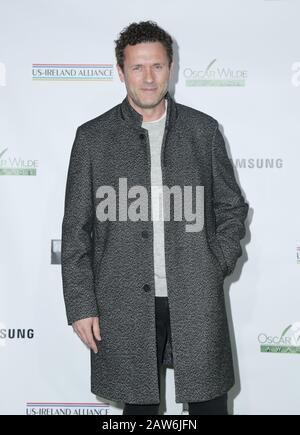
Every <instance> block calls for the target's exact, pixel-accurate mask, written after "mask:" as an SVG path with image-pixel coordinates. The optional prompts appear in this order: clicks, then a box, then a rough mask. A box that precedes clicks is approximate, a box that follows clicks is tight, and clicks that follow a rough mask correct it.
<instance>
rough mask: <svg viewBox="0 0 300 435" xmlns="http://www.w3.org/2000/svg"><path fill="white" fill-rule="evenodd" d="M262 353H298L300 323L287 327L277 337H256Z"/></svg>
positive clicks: (260, 335) (299, 346)
mask: <svg viewBox="0 0 300 435" xmlns="http://www.w3.org/2000/svg"><path fill="white" fill-rule="evenodd" d="M258 342H259V344H260V351H261V352H262V353H294V354H298V353H300V322H295V323H293V324H292V325H289V326H287V327H286V328H285V329H284V330H283V332H282V333H281V334H279V335H275V336H273V335H269V334H266V333H261V334H259V336H258Z"/></svg>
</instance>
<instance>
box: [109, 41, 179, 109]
mask: <svg viewBox="0 0 300 435" xmlns="http://www.w3.org/2000/svg"><path fill="white" fill-rule="evenodd" d="M172 66H173V63H172V64H171V68H169V58H168V55H167V52H166V49H165V47H164V46H163V45H162V44H161V43H160V42H143V43H140V44H136V45H127V46H126V47H125V49H124V72H123V71H122V70H121V68H120V67H119V65H117V69H118V73H119V77H120V79H121V81H122V82H125V86H126V89H127V94H128V96H129V99H130V98H131V99H132V101H133V102H134V103H135V104H136V105H137V106H138V107H141V108H143V109H150V108H153V107H156V106H157V105H158V104H159V103H160V102H161V100H162V99H163V98H164V96H165V94H166V92H167V90H168V84H169V79H170V72H171V69H172Z"/></svg>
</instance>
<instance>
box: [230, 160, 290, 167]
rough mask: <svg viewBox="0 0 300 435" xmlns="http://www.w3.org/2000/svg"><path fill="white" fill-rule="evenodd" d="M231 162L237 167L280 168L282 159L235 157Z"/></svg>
mask: <svg viewBox="0 0 300 435" xmlns="http://www.w3.org/2000/svg"><path fill="white" fill-rule="evenodd" d="M233 163H234V165H235V167H236V168H237V169H239V168H243V169H245V168H250V169H253V168H257V169H281V168H282V167H283V160H282V159H272V158H271V159H266V158H264V159H259V158H256V159H235V160H233Z"/></svg>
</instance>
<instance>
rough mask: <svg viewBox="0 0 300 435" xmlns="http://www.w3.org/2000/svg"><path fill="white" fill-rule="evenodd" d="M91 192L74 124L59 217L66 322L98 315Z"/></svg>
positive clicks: (85, 152) (83, 142)
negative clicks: (61, 209)
mask: <svg viewBox="0 0 300 435" xmlns="http://www.w3.org/2000/svg"><path fill="white" fill-rule="evenodd" d="M93 220H94V208H93V196H92V172H91V162H90V155H89V148H88V141H87V139H86V138H85V136H84V133H83V132H82V129H81V127H78V128H77V131H76V135H75V139H74V143H73V146H72V150H71V156H70V162H69V168H68V174H67V183H66V190H65V204H64V216H63V221H62V242H61V266H62V269H61V270H62V283H63V295H64V300H65V307H66V314H67V320H68V324H69V325H71V324H72V323H73V322H75V321H76V320H79V319H83V318H87V317H94V316H98V310H97V304H96V298H95V293H94V275H93V235H92V230H93Z"/></svg>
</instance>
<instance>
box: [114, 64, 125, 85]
mask: <svg viewBox="0 0 300 435" xmlns="http://www.w3.org/2000/svg"><path fill="white" fill-rule="evenodd" d="M116 67H117V70H118V74H119V77H120V80H121V82H124V81H125V77H124V73H123V71H122V69H121V67H120V65H118V64H116Z"/></svg>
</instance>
